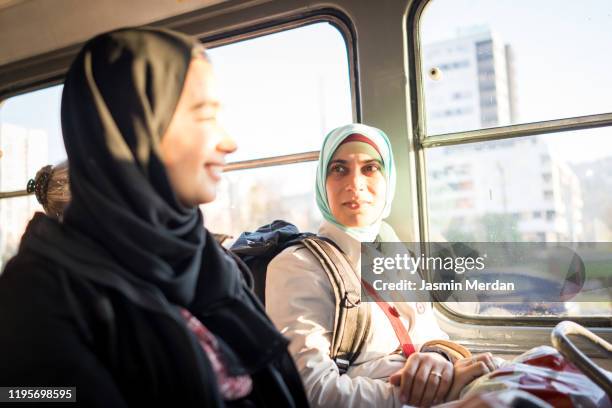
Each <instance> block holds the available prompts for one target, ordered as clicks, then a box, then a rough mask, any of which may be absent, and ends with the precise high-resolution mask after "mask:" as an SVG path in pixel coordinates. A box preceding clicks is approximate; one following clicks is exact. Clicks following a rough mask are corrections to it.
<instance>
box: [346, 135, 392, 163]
mask: <svg viewBox="0 0 612 408" xmlns="http://www.w3.org/2000/svg"><path fill="white" fill-rule="evenodd" d="M349 142H362V143H366V144H369V145H370V146H372V147H373V148H374V149H376V151H377V152H378V154H379V155H380V156H381V157H382V154H380V150H379V149H378V146H376V143H374V142H373V141H371V140H370V139H369V138H367V137H366V136H364V135H362V134H359V133H353V134H351V135H348V136H347V137H346V139H344V140H343V141H342V142H340V144H339V145H338V147H340V146H342V145H343V144H345V143H349Z"/></svg>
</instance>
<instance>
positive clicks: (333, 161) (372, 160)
mask: <svg viewBox="0 0 612 408" xmlns="http://www.w3.org/2000/svg"><path fill="white" fill-rule="evenodd" d="M346 163H348V161H347V160H343V159H334V160H332V161H330V162H329V166H331V165H332V164H346ZM370 163H378V164H380V165H381V166H382V161H380V160H378V159H369V160H363V161H360V162H359V164H370ZM329 166H328V167H329Z"/></svg>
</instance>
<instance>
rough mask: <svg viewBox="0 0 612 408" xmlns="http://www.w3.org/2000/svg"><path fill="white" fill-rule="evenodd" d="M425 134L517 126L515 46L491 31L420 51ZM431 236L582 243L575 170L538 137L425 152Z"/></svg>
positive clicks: (467, 33)
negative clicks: (430, 74)
mask: <svg viewBox="0 0 612 408" xmlns="http://www.w3.org/2000/svg"><path fill="white" fill-rule="evenodd" d="M423 61H424V68H425V69H426V70H427V71H429V70H430V69H431V68H436V69H438V70H439V74H438V75H439V77H437V78H433V79H432V78H427V79H426V80H425V95H426V98H425V99H426V112H427V117H426V118H427V132H428V134H444V133H450V132H457V131H465V130H475V129H482V128H490V127H495V126H504V125H510V124H512V123H515V122H517V107H516V100H517V96H516V90H515V81H514V58H513V56H512V48H511V46H510V45H508V44H504V43H503V42H501V41H500V39H499V38H498V37H497V36H495V35H494V34H493V33H491V32H490V31H489V30H488V29H483V28H479V29H476V30H468V31H463V32H460V33H458V36H457V38H454V39H450V40H446V41H442V42H438V43H435V44H430V45H426V46H424V49H423ZM426 166H427V171H428V178H427V183H428V191H429V194H428V201H429V219H430V231H431V232H432V234H433V235H432V236H433V237H443V238H445V239H448V240H457V241H460V240H462V241H467V240H487V241H489V240H490V241H577V240H582V239H583V237H584V231H583V229H582V225H583V219H582V207H583V202H582V192H581V188H580V181H579V179H578V178H577V177H576V175H575V173H574V171H573V170H572V168H571V167H570V166H569V165H568V164H567V163H564V162H563V160H560V159H559V158H557V157H555V156H554V155H551V152H550V151H549V148H548V145H547V144H546V143H545V142H544V141H543V140H542V139H541V138H538V137H529V138H520V139H508V140H497V141H493V142H484V143H472V144H464V145H459V146H452V147H444V148H437V149H430V150H428V152H427V162H426Z"/></svg>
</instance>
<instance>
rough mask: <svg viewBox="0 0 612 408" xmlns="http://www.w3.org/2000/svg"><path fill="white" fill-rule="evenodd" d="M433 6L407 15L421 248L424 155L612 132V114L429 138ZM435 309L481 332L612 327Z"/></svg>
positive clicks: (602, 320) (592, 321)
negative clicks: (424, 47)
mask: <svg viewBox="0 0 612 408" xmlns="http://www.w3.org/2000/svg"><path fill="white" fill-rule="evenodd" d="M430 1H432V0H414V1H412V2H409V5H408V13H407V15H406V33H405V34H406V37H407V55H406V58H407V65H408V73H409V75H408V83H409V92H410V95H409V96H410V113H409V114H410V116H411V120H412V123H413V128H412V131H413V134H412V136H413V137H412V140H413V146H414V149H415V153H416V154H415V163H416V182H417V202H418V221H419V238H420V240H421V242H427V240H428V239H429V223H428V221H429V214H428V199H427V195H428V194H427V169H426V165H425V163H426V160H425V150H426V149H431V148H441V147H445V146H453V145H462V144H468V143H476V142H484V141H495V140H502V139H512V138H517V137H524V136H536V135H541V134H547V135H548V134H554V133H559V132H565V131H569V130H580V129H593V128H598V127H605V126H612V112H608V113H602V114H595V115H585V116H576V117H569V118H559V119H554V120H546V121H538V122H530V123H522V124H516V125H507V126H498V127H494V128H485V129H477V130H468V131H459V132H451V133H444V134H432V135H428V134H427V127H426V109H425V85H424V83H423V80H422V78H423V69H424V67H423V66H422V58H421V38H420V23H421V18H422V14H423V11H424V10H425V7H426V6H427V4H428V3H429V2H430ZM434 307H435V308H436V310H437V312H439V313H440V314H441V315H443V316H444V317H446V318H448V319H451V320H453V321H455V322H457V323H465V324H477V325H482V326H498V325H500V324H502V325H503V324H510V325H512V326H534V325H535V326H546V327H549V326H555V325H556V324H558V323H559V322H560V321H562V320H568V319H569V320H572V321H576V322H578V323H579V324H582V325H585V326H594V327H606V328H609V327H612V316H608V317H605V316H604V317H595V316H584V317H581V316H565V317H563V316H559V317H554V316H541V317H537V316H525V317H519V316H515V317H503V316H500V317H490V316H487V317H482V316H469V315H464V314H461V313H459V312H456V311H454V310H452V309H450V308H449V307H448V306H447V305H446V304H444V303H443V302H435V305H434Z"/></svg>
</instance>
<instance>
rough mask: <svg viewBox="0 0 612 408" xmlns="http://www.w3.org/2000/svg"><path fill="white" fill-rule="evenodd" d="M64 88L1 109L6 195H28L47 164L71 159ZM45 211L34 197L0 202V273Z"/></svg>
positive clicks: (1, 181) (1, 172)
mask: <svg viewBox="0 0 612 408" xmlns="http://www.w3.org/2000/svg"><path fill="white" fill-rule="evenodd" d="M61 93H62V87H61V86H60V85H58V86H52V87H50V88H45V89H41V90H38V91H34V92H29V93H26V94H23V95H18V96H15V97H12V98H9V99H7V100H6V101H4V102H3V103H2V104H1V105H0V194H1V193H7V192H13V191H21V190H25V189H26V184H27V182H28V179H30V178H32V177H34V175H35V174H36V172H37V171H38V170H39V169H40V168H41V167H43V166H45V165H47V164H56V163H59V162H60V161H62V160H64V159H65V158H66V152H65V150H64V142H63V140H62V133H61V126H60V119H59V118H60V98H61ZM36 211H42V207H41V206H40V205H39V204H38V202H37V201H36V198H35V197H34V196H27V197H26V196H22V197H13V198H3V199H0V269H2V267H3V266H4V264H5V263H6V261H7V260H8V259H9V258H10V257H12V256H13V255H14V254H15V252H16V251H17V247H18V245H19V241H20V240H21V235H22V234H23V231H24V229H25V226H26V224H27V222H28V221H29V220H30V218H32V215H33V214H34V212H36Z"/></svg>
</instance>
